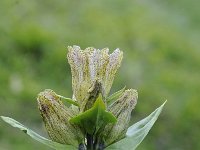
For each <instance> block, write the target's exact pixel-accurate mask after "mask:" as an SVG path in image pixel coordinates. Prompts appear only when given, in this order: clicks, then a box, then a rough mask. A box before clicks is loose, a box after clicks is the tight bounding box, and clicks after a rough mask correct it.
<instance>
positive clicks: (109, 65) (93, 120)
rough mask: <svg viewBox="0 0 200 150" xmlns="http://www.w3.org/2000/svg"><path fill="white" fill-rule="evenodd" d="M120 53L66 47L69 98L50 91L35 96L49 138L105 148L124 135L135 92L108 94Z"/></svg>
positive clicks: (92, 147) (135, 96)
mask: <svg viewBox="0 0 200 150" xmlns="http://www.w3.org/2000/svg"><path fill="white" fill-rule="evenodd" d="M122 57H123V52H122V51H120V50H119V49H116V50H115V51H114V52H113V53H111V54H109V49H108V48H104V49H101V50H99V49H95V48H93V47H89V48H86V49H85V50H81V49H80V47H78V46H73V47H71V46H70V47H68V54H67V59H68V62H69V64H70V67H71V73H72V90H73V96H72V98H71V99H70V98H65V99H67V102H69V104H70V105H68V106H66V105H64V104H63V103H62V101H61V98H63V97H62V96H60V95H58V94H56V93H55V92H54V91H52V90H45V91H43V92H41V93H40V94H39V95H38V98H37V101H38V107H39V110H40V113H41V116H42V118H43V121H44V124H45V126H46V129H47V132H48V134H49V137H50V138H51V139H52V140H53V141H55V142H58V143H62V144H68V145H73V146H75V147H77V148H78V149H83V150H84V149H94V150H96V149H104V148H105V147H107V146H109V145H110V144H112V143H115V142H117V141H119V140H120V139H122V138H124V137H125V133H126V131H127V129H128V125H129V121H130V117H131V112H132V110H133V109H134V107H135V105H136V103H137V97H138V94H137V91H136V90H134V89H128V90H125V88H123V89H122V90H120V91H118V92H116V93H114V94H112V95H109V92H110V89H111V86H112V83H113V80H114V77H115V74H116V72H117V70H118V68H119V67H120V64H121V61H122Z"/></svg>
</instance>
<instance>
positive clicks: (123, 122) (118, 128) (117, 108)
mask: <svg viewBox="0 0 200 150" xmlns="http://www.w3.org/2000/svg"><path fill="white" fill-rule="evenodd" d="M137 98H138V93H137V91H136V90H134V89H129V90H126V91H124V92H123V93H122V94H121V96H120V97H119V98H118V99H117V100H116V101H115V102H113V103H112V104H111V105H110V106H109V107H108V111H110V112H111V113H112V114H113V115H114V116H115V117H116V118H117V123H116V124H109V125H107V126H106V127H105V129H104V131H103V133H102V134H104V141H105V144H106V145H110V144H112V143H113V142H117V141H119V140H120V139H122V138H124V137H125V134H126V131H127V129H128V127H129V122H130V118H131V112H132V110H133V109H134V108H135V105H136V104H137Z"/></svg>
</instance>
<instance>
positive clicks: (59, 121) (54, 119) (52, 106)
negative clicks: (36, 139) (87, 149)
mask: <svg viewBox="0 0 200 150" xmlns="http://www.w3.org/2000/svg"><path fill="white" fill-rule="evenodd" d="M37 101H38V108H39V110H40V113H41V116H42V118H43V121H44V124H45V127H46V129H47V132H48V135H49V137H50V138H51V139H52V140H53V141H55V142H58V143H62V144H69V145H74V146H76V147H78V145H79V144H80V143H82V142H83V139H84V136H83V134H82V132H81V130H80V128H79V127H78V126H76V125H74V124H71V123H69V121H68V120H69V119H70V118H71V117H73V116H75V115H76V113H75V112H74V111H73V110H72V109H71V108H68V107H67V106H65V105H64V104H63V103H62V101H61V100H60V97H59V96H58V95H57V94H56V93H55V92H54V91H52V90H49V89H47V90H45V91H44V92H41V93H39V95H38V98H37Z"/></svg>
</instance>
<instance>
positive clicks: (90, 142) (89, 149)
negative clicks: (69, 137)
mask: <svg viewBox="0 0 200 150" xmlns="http://www.w3.org/2000/svg"><path fill="white" fill-rule="evenodd" d="M86 137H87V150H93V135H90V134H87V136H86Z"/></svg>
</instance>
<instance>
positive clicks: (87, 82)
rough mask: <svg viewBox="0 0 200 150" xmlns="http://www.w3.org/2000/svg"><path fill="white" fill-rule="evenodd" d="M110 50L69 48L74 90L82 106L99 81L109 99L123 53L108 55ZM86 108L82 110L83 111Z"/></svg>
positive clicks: (117, 50) (104, 95)
mask: <svg viewBox="0 0 200 150" xmlns="http://www.w3.org/2000/svg"><path fill="white" fill-rule="evenodd" d="M108 51H109V49H107V48H104V49H102V50H99V49H95V48H93V47H89V48H86V49H85V50H81V49H80V47H78V46H73V47H68V55H67V58H68V62H69V64H70V66H71V72H72V88H73V95H74V98H75V99H76V100H77V101H78V102H79V104H80V106H81V105H82V104H83V105H84V104H86V103H87V101H88V99H87V98H88V97H90V92H89V90H90V89H91V88H92V87H93V86H94V85H95V82H96V81H98V82H100V83H101V84H100V85H101V86H102V87H101V93H102V95H103V97H107V95H108V93H109V92H110V88H111V86H112V83H113V80H114V76H115V73H116V71H117V69H118V68H119V67H120V64H121V60H122V57H123V53H122V52H121V51H120V50H119V49H116V50H115V51H114V52H113V53H112V54H110V55H109V54H108ZM83 110H84V108H81V111H83Z"/></svg>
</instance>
